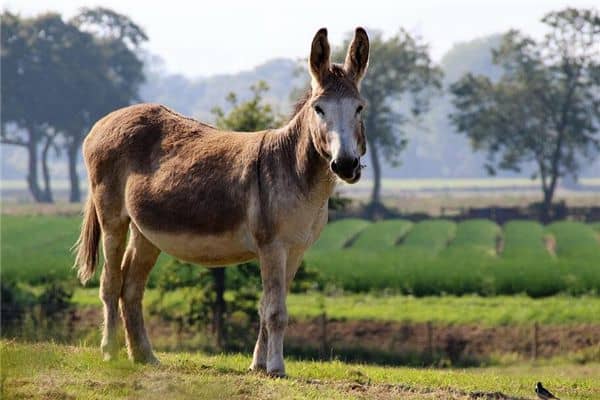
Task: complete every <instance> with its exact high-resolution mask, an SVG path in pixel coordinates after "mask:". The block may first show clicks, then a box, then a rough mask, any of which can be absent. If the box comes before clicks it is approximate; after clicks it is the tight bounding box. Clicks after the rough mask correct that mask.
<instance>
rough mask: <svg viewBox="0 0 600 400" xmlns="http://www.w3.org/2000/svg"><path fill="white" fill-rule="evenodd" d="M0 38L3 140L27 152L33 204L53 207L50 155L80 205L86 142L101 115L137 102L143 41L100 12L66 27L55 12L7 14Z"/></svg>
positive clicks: (114, 16) (136, 31)
mask: <svg viewBox="0 0 600 400" xmlns="http://www.w3.org/2000/svg"><path fill="white" fill-rule="evenodd" d="M1 35H2V38H1V40H2V52H1V62H2V72H1V84H2V126H1V128H2V130H1V136H0V141H1V143H3V144H8V145H14V146H20V147H23V148H25V149H26V150H27V155H28V168H27V184H28V186H29V190H30V192H31V195H32V196H33V198H34V199H35V200H36V201H38V202H52V201H53V198H52V190H51V179H50V172H49V168H48V157H49V154H50V152H51V151H56V152H60V153H64V154H65V155H66V160H67V163H68V171H69V181H70V186H71V190H70V200H71V201H73V202H77V201H80V199H81V190H80V188H79V176H78V174H77V160H78V156H79V153H80V151H79V149H80V147H81V144H82V142H83V139H84V138H85V135H86V134H87V132H88V131H89V129H90V128H91V126H92V125H93V124H94V122H95V121H96V120H98V119H99V118H101V117H102V116H103V115H105V114H107V113H108V112H110V111H112V110H114V109H116V108H119V107H122V106H125V105H128V104H131V103H132V102H134V101H136V100H138V97H137V96H138V89H139V86H140V84H141V83H142V82H143V80H144V74H143V70H142V68H143V63H142V61H141V60H140V57H139V55H138V49H139V46H140V44H141V43H143V42H144V41H146V40H147V39H148V38H147V36H146V34H145V33H144V31H143V30H142V29H141V28H140V27H139V26H137V25H136V24H135V23H133V22H132V21H131V20H130V19H129V18H127V17H125V16H123V15H121V14H118V13H115V12H114V11H111V10H108V9H105V8H94V9H82V10H81V12H80V13H79V14H77V15H76V16H75V17H73V18H72V19H70V20H69V21H64V20H63V19H62V17H61V16H60V15H58V14H54V13H48V14H43V15H39V16H37V17H34V18H22V17H20V16H18V15H15V14H12V13H10V12H7V11H5V12H4V13H3V14H2V32H1ZM40 165H41V173H42V177H41V178H42V179H41V182H40V177H39V170H40Z"/></svg>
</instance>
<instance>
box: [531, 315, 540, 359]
mask: <svg viewBox="0 0 600 400" xmlns="http://www.w3.org/2000/svg"><path fill="white" fill-rule="evenodd" d="M539 330H540V327H539V325H538V323H537V322H535V323H534V324H533V346H532V349H531V356H532V358H533V359H534V360H535V359H537V358H538V345H539V343H538V337H539Z"/></svg>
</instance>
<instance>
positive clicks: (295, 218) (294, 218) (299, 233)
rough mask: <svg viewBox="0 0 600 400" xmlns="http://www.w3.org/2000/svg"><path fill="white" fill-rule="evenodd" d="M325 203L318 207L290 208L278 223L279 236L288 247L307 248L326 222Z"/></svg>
mask: <svg viewBox="0 0 600 400" xmlns="http://www.w3.org/2000/svg"><path fill="white" fill-rule="evenodd" d="M327 215H328V212H327V203H325V204H324V205H323V206H322V207H320V208H318V209H316V210H315V209H310V208H307V209H303V208H302V207H300V208H296V209H294V210H290V211H289V212H287V213H286V214H284V216H283V218H282V221H281V223H280V227H281V228H280V232H279V233H280V236H281V238H282V240H283V241H284V242H285V243H287V244H288V246H290V247H296V248H303V249H308V248H309V247H310V246H311V245H312V244H313V243H314V242H315V241H316V240H317V239H318V238H319V235H320V234H321V231H322V230H323V227H324V226H325V224H326V223H327Z"/></svg>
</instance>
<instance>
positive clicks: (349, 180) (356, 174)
mask: <svg viewBox="0 0 600 400" xmlns="http://www.w3.org/2000/svg"><path fill="white" fill-rule="evenodd" d="M338 176H339V178H340V179H341V180H343V181H344V182H346V183H349V184H353V183H356V182H358V181H359V180H360V176H361V173H360V168H357V169H356V171H355V172H354V175H353V176H352V177H350V178H347V177H343V176H340V175H338Z"/></svg>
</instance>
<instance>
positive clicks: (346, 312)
mask: <svg viewBox="0 0 600 400" xmlns="http://www.w3.org/2000/svg"><path fill="white" fill-rule="evenodd" d="M172 296H173V297H175V298H171V299H170V300H171V301H174V302H177V301H184V298H183V296H184V292H182V291H179V292H173V293H172ZM227 296H228V294H226V297H227ZM157 299H158V293H157V291H156V290H155V289H148V290H146V295H145V296H144V303H145V305H146V306H147V305H150V304H151V303H152V302H154V301H156V300H157ZM73 301H74V302H75V304H77V305H78V306H81V307H90V306H92V307H98V308H99V307H100V306H101V303H100V299H99V297H98V289H97V288H81V289H78V290H76V291H75V294H74V296H73ZM287 306H288V311H289V314H290V317H292V318H296V319H305V318H314V317H317V316H320V315H321V314H322V313H323V312H325V313H326V314H327V316H328V317H329V318H332V319H336V320H368V321H397V322H407V323H421V322H434V323H437V324H443V325H461V324H480V325H484V326H503V325H505V326H507V325H531V324H532V323H534V322H537V323H539V324H544V325H565V324H595V323H599V322H600V298H599V297H597V296H582V297H570V296H551V297H544V298H541V299H532V298H530V297H528V296H493V297H481V296H475V295H467V296H460V297H458V296H431V297H421V298H417V297H412V296H399V295H387V296H386V295H379V296H376V295H372V294H343V295H335V296H323V295H321V294H319V293H302V294H296V293H291V294H289V295H288V298H287Z"/></svg>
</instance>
